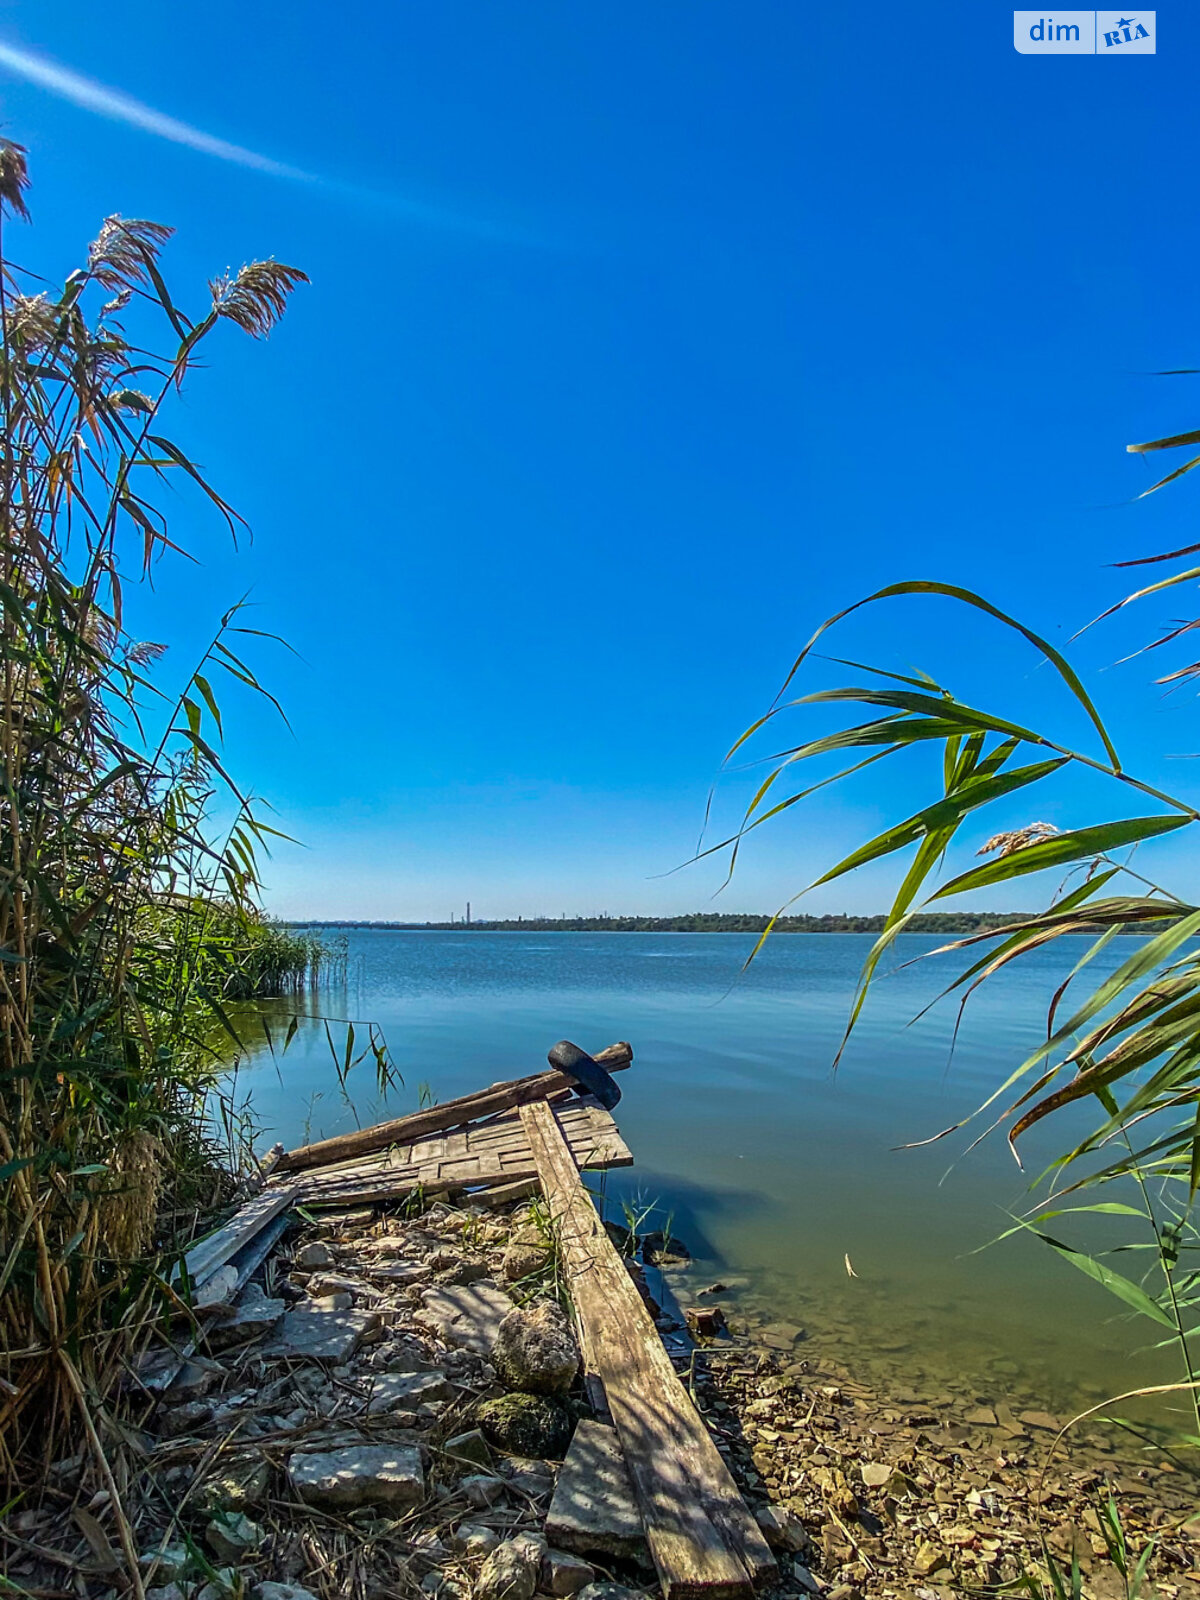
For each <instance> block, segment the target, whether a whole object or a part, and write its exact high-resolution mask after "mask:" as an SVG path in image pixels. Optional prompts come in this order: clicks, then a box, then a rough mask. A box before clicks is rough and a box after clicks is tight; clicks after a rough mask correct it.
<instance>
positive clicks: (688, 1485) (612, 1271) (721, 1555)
mask: <svg viewBox="0 0 1200 1600" xmlns="http://www.w3.org/2000/svg"><path fill="white" fill-rule="evenodd" d="M521 1121H522V1122H523V1123H524V1125H525V1132H526V1135H527V1136H528V1139H529V1146H530V1149H531V1151H532V1152H533V1158H534V1161H535V1162H536V1164H537V1170H538V1177H539V1179H540V1181H541V1185H542V1192H543V1193H544V1194H545V1196H546V1199H547V1201H548V1203H549V1206H550V1214H551V1218H552V1219H553V1222H554V1224H555V1226H556V1230H557V1240H558V1246H559V1252H560V1255H561V1258H562V1263H563V1269H564V1273H565V1276H566V1280H567V1284H568V1286H569V1288H570V1291H571V1297H572V1301H573V1304H574V1308H575V1317H576V1322H577V1324H578V1327H579V1334H580V1343H581V1346H582V1350H583V1359H584V1366H585V1367H586V1368H588V1369H590V1370H591V1371H592V1372H594V1373H595V1374H597V1375H598V1376H599V1378H600V1379H601V1381H602V1382H603V1384H604V1392H605V1398H606V1399H607V1401H608V1407H609V1410H610V1411H611V1412H612V1418H613V1422H614V1424H615V1425H616V1429H617V1437H618V1438H619V1439H620V1442H621V1448H622V1451H623V1452H624V1456H625V1464H626V1466H627V1467H628V1468H629V1476H630V1478H631V1480H632V1482H633V1488H634V1494H635V1495H636V1497H637V1502H638V1506H639V1508H640V1510H641V1513H642V1521H643V1523H644V1524H645V1529H646V1539H647V1541H648V1543H649V1545H650V1553H651V1555H652V1556H653V1557H654V1564H655V1566H656V1567H657V1568H658V1574H659V1577H660V1578H661V1580H662V1586H663V1593H664V1595H665V1596H666V1600H747V1597H749V1596H751V1595H752V1594H753V1592H754V1589H755V1588H756V1587H757V1586H758V1585H759V1584H762V1583H765V1582H767V1581H769V1580H771V1579H773V1578H774V1577H775V1576H776V1565H775V1559H774V1557H773V1556H772V1554H771V1552H770V1550H769V1549H768V1547H767V1543H766V1540H765V1539H764V1538H763V1536H762V1533H761V1532H760V1531H759V1528H758V1524H757V1523H756V1522H755V1520H754V1518H753V1517H752V1516H751V1515H750V1512H749V1511H748V1510H747V1508H746V1505H745V1502H744V1501H743V1500H742V1497H741V1495H740V1494H739V1493H738V1489H737V1485H736V1484H735V1483H734V1481H733V1479H732V1477H731V1476H730V1473H729V1469H728V1467H727V1466H726V1465H725V1463H724V1462H723V1461H722V1460H721V1457H720V1454H719V1452H718V1450H717V1447H716V1445H715V1444H714V1443H713V1441H712V1439H711V1437H710V1435H709V1432H708V1429H707V1428H706V1427H705V1426H704V1423H703V1421H702V1419H701V1417H700V1415H699V1413H698V1412H697V1411H696V1408H695V1406H694V1405H693V1404H692V1401H691V1399H690V1397H689V1395H688V1393H687V1391H686V1389H685V1388H684V1387H683V1385H682V1384H681V1383H680V1381H679V1378H678V1376H677V1375H676V1372H675V1369H674V1367H673V1366H672V1365H671V1358H670V1356H668V1354H667V1352H666V1350H665V1349H664V1348H663V1343H662V1340H661V1339H660V1337H659V1334H658V1330H657V1328H655V1326H654V1323H653V1322H652V1321H651V1318H650V1314H649V1312H648V1311H647V1310H646V1308H645V1306H644V1305H643V1303H642V1298H641V1296H640V1295H639V1293H638V1291H637V1289H636V1288H635V1286H634V1284H633V1282H632V1280H631V1279H630V1276H629V1273H628V1272H627V1271H626V1269H625V1266H624V1263H623V1262H622V1260H621V1258H620V1256H619V1255H618V1254H617V1252H616V1249H615V1248H614V1246H613V1243H612V1241H611V1239H610V1238H609V1237H608V1234H607V1232H606V1231H605V1229H604V1227H603V1225H602V1224H601V1221H600V1218H599V1217H598V1216H597V1214H596V1208H595V1207H594V1206H593V1204H592V1202H591V1199H590V1197H589V1195H588V1193H587V1191H586V1190H585V1189H584V1187H583V1183H582V1181H581V1180H580V1176H579V1169H578V1167H577V1166H576V1164H575V1161H574V1158H573V1157H572V1155H571V1148H570V1145H569V1144H568V1143H567V1140H566V1138H565V1137H564V1135H563V1131H562V1129H561V1128H560V1127H559V1124H558V1119H557V1118H556V1116H555V1114H554V1109H553V1107H551V1106H549V1105H547V1104H545V1103H544V1102H542V1103H530V1104H526V1105H523V1106H522V1107H521Z"/></svg>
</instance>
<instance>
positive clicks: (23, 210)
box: [0, 139, 29, 222]
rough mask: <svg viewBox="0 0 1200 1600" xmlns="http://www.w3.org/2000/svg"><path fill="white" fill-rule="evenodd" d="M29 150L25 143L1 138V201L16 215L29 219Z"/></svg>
mask: <svg viewBox="0 0 1200 1600" xmlns="http://www.w3.org/2000/svg"><path fill="white" fill-rule="evenodd" d="M27 156H28V152H27V151H26V149H25V146H24V145H23V144H14V142H13V141H12V140H11V139H0V201H2V202H3V203H4V204H5V205H6V206H7V207H8V209H9V210H10V211H11V212H12V213H13V215H14V216H17V217H21V218H23V219H24V220H25V221H26V222H28V220H29V209H28V207H27V206H26V204H25V190H26V189H27V188H28V187H29V165H28V161H27Z"/></svg>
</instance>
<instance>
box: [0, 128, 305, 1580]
mask: <svg viewBox="0 0 1200 1600" xmlns="http://www.w3.org/2000/svg"><path fill="white" fill-rule="evenodd" d="M27 185H28V172H27V165H26V154H25V151H24V150H23V149H22V147H21V146H19V145H17V144H14V143H11V142H3V143H0V430H2V432H0V438H2V445H0V1474H3V1476H4V1477H5V1479H6V1480H7V1484H8V1489H7V1493H6V1495H5V1498H6V1499H8V1500H11V1499H12V1498H13V1497H14V1496H15V1495H17V1494H19V1493H20V1492H22V1491H28V1489H29V1486H30V1485H36V1484H37V1483H39V1482H44V1481H45V1475H46V1474H47V1472H48V1471H49V1470H50V1468H51V1467H52V1464H53V1463H54V1462H55V1461H57V1460H60V1459H61V1458H63V1457H66V1456H69V1455H70V1454H71V1453H72V1452H78V1451H80V1450H82V1452H83V1455H84V1458H85V1461H86V1462H87V1463H89V1464H90V1465H89V1468H88V1470H89V1472H90V1475H91V1476H92V1478H93V1481H94V1482H95V1485H96V1487H98V1488H102V1489H105V1490H107V1491H108V1492H109V1494H110V1495H111V1496H112V1497H113V1500H114V1502H115V1503H117V1504H119V1499H120V1489H121V1485H120V1483H119V1482H118V1481H117V1479H118V1478H119V1477H120V1467H119V1465H117V1466H114V1465H113V1464H112V1462H113V1461H114V1460H118V1459H119V1456H120V1450H119V1444H120V1441H121V1439H122V1428H121V1423H120V1420H119V1416H118V1412H117V1401H116V1396H117V1395H118V1391H119V1387H120V1384H121V1380H122V1377H123V1375H124V1374H126V1373H127V1372H128V1371H129V1369H130V1365H131V1363H132V1361H133V1360H134V1359H135V1357H136V1354H137V1350H138V1346H139V1341H140V1340H141V1339H143V1338H144V1337H145V1335H146V1334H147V1333H148V1331H149V1329H150V1326H151V1325H152V1323H153V1322H154V1321H155V1319H156V1318H158V1317H160V1316H161V1315H162V1314H163V1310H164V1307H165V1306H166V1305H167V1304H168V1303H169V1301H170V1298H171V1296H170V1291H169V1290H168V1289H167V1287H166V1276H165V1270H164V1269H165V1266H166V1264H167V1262H168V1261H169V1259H170V1256H171V1253H172V1251H177V1250H178V1249H179V1248H181V1247H182V1245H183V1244H184V1243H185V1242H186V1236H187V1233H188V1231H189V1228H191V1227H194V1225H195V1221H196V1218H197V1217H198V1216H199V1215H201V1214H202V1213H203V1211H204V1210H205V1209H206V1207H208V1206H210V1205H211V1204H212V1203H214V1202H216V1201H219V1200H220V1199H221V1198H223V1197H225V1196H227V1194H228V1190H229V1186H230V1179H229V1176H228V1174H227V1173H224V1172H222V1170H221V1169H220V1166H219V1164H218V1163H217V1160H216V1151H215V1148H214V1145H213V1142H212V1138H211V1135H210V1133H209V1132H208V1131H207V1130H208V1129H209V1128H210V1127H211V1120H210V1119H208V1118H207V1117H206V1110H205V1106H206V1097H207V1096H209V1095H210V1093H211V1091H212V1087H213V1084H214V1082H215V1081H216V1079H217V1077H218V1075H219V1073H220V1072H221V1071H222V1070H223V1068H224V1062H223V1061H222V1059H221V1052H220V1050H219V1048H217V1047H216V1046H215V1045H214V1043H213V1030H214V1023H216V1024H218V1025H219V1024H221V1023H222V1020H223V1019H224V1018H225V1015H226V1013H225V1003H226V1002H227V1001H229V1000H232V999H244V998H248V997H251V996H254V995H258V994H263V993H281V992H285V991H287V990H288V988H289V987H294V986H295V985H296V984H297V983H299V982H301V981H303V979H304V977H305V975H306V974H307V973H308V972H309V971H310V970H311V968H312V965H313V963H314V962H315V961H318V960H319V952H318V951H317V950H315V949H314V948H313V946H312V944H311V942H309V941H305V940H298V939H295V938H294V937H292V936H291V935H289V934H288V933H287V931H286V930H284V929H282V928H280V927H278V926H277V925H275V924H272V923H270V922H269V921H267V920H266V919H264V918H263V916H262V915H261V913H260V911H259V910H258V908H257V898H256V897H257V891H258V888H259V875H258V865H257V863H258V858H259V855H260V853H261V851H262V848H263V846H264V844H265V843H266V841H267V839H268V837H269V835H270V833H271V830H270V829H268V828H267V827H266V826H265V824H264V823H263V822H262V821H261V819H260V817H259V816H258V815H257V813H256V811H255V807H254V805H253V803H252V800H251V797H250V796H249V795H248V794H247V793H245V792H244V791H243V790H242V789H240V788H239V786H238V785H237V783H236V782H235V781H234V780H233V779H232V777H231V776H230V775H229V773H228V772H227V770H226V768H225V766H224V763H223V759H222V756H221V754H220V750H221V711H220V704H219V694H218V690H219V689H220V686H221V684H222V683H223V682H225V681H226V680H228V679H230V678H232V679H234V680H236V681H237V682H238V685H239V689H249V690H251V691H255V690H258V688H259V685H258V682H257V679H256V677H255V674H254V672H253V671H252V670H251V668H250V667H249V666H248V665H247V662H246V660H245V657H244V655H243V653H242V652H243V649H244V647H245V645H246V643H247V635H248V634H249V633H250V632H251V631H252V630H249V629H246V628H245V627H244V626H243V625H242V623H241V620H240V617H239V615H238V612H237V610H236V609H235V610H234V611H232V612H230V613H229V614H228V615H227V616H226V617H225V618H224V619H223V620H222V622H221V625H220V627H219V628H218V629H217V631H216V633H215V635H214V637H213V638H212V640H211V642H210V644H209V646H208V648H207V650H205V651H204V652H203V657H202V659H201V660H200V661H199V663H198V665H197V667H196V669H195V671H193V672H190V673H188V674H187V682H186V685H185V687H184V689H183V691H182V692H181V693H178V694H177V695H175V696H174V697H169V696H167V695H165V694H164V692H163V691H162V689H161V688H160V687H159V686H158V684H157V682H156V677H157V676H159V668H158V663H159V659H160V657H161V656H162V653H163V652H162V649H161V647H160V646H158V645H157V644H155V643H153V642H150V641H147V640H144V639H139V638H135V637H133V636H131V634H130V633H129V631H128V629H127V627H126V625H125V620H124V607H123V584H124V583H126V582H127V581H130V580H128V579H127V578H126V577H125V576H124V574H126V573H133V574H134V575H135V576H134V578H133V579H132V581H137V577H136V574H137V573H138V572H139V571H140V573H141V575H142V577H143V578H144V577H145V576H146V575H147V574H149V572H150V570H151V568H152V567H153V566H154V564H155V563H156V562H157V561H159V560H160V559H162V558H164V557H167V558H173V559H174V558H177V557H178V554H179V552H178V547H177V546H176V544H175V543H174V542H173V541H172V539H171V537H170V534H169V532H168V528H167V522H166V518H165V516H164V514H163V512H162V510H161V509H160V506H159V503H158V500H157V498H156V496H157V495H158V492H159V491H160V490H161V489H162V488H163V487H164V486H165V485H166V483H167V482H168V481H169V480H171V479H176V480H179V481H181V482H182V483H183V484H185V485H186V486H187V487H188V488H189V489H190V490H192V491H194V492H196V493H199V494H202V495H204V496H206V497H207V500H208V502H209V503H210V505H211V506H212V508H213V509H214V512H215V514H216V515H217V517H218V518H219V519H221V521H223V522H224V524H225V525H226V527H227V529H228V530H229V532H230V533H231V534H233V535H234V537H237V536H238V534H239V532H240V530H241V527H242V523H241V520H240V519H239V518H238V516H237V515H236V513H235V512H234V511H233V510H232V509H231V508H230V507H229V506H228V505H227V504H226V502H225V501H224V500H223V499H222V498H221V496H220V495H219V494H218V493H217V491H216V490H215V489H213V488H212V487H211V486H210V485H209V484H208V483H207V482H206V480H205V479H204V477H203V475H202V474H201V472H200V471H199V469H198V468H197V467H196V465H195V464H194V463H193V462H192V461H191V460H190V459H189V457H188V456H187V454H186V453H185V451H184V450H183V449H181V448H180V447H179V446H178V445H177V444H176V443H175V442H174V441H173V440H172V439H171V438H170V437H168V436H167V434H166V433H165V432H164V431H163V418H164V413H165V412H166V411H168V410H169V408H170V406H171V403H172V401H173V399H174V398H175V397H176V396H177V394H178V391H179V389H180V387H181V385H182V384H183V382H184V380H185V379H186V378H187V376H188V374H189V371H190V369H191V368H192V366H193V365H194V363H195V362H196V359H197V356H198V354H199V352H200V349H201V346H202V345H205V344H206V342H207V341H208V340H209V339H210V337H211V336H212V335H213V334H215V333H216V332H217V331H218V330H219V329H220V328H221V327H222V326H223V325H225V324H232V325H233V326H235V327H237V328H240V329H241V330H242V331H244V332H246V333H249V334H250V335H251V336H253V337H256V338H260V337H262V336H264V335H265V334H267V333H268V332H269V331H270V329H271V327H272V326H273V325H274V323H275V322H276V321H277V319H278V318H279V316H280V315H281V314H282V312H283V310H284V307H285V304H286V302H287V298H288V295H289V294H290V292H291V291H292V289H293V288H294V287H295V286H296V285H297V284H298V283H300V282H302V281H304V275H303V273H301V272H299V271H297V270H296V269H295V268H292V267H287V266H283V265H281V264H280V263H278V262H275V261H256V262H252V263H250V264H249V265H247V266H244V267H243V268H242V269H241V270H240V271H239V272H238V273H236V274H234V275H232V276H227V277H224V278H220V279H215V280H213V281H212V283H210V285H209V294H208V297H207V299H206V303H205V305H204V308H203V311H202V313H201V314H200V315H199V316H197V317H192V316H189V315H187V314H186V313H185V312H184V311H183V310H181V308H180V307H179V306H178V305H177V304H176V303H175V301H174V300H173V299H172V296H171V293H170V291H169V290H168V288H167V284H166V281H165V279H164V276H163V271H162V266H161V255H162V251H163V248H164V246H165V245H166V243H167V241H168V239H169V237H170V229H168V228H165V227H163V226H161V225H159V224H158V223H154V222H147V221H138V220H125V219H122V218H120V217H110V218H108V219H107V221H105V223H104V224H103V226H102V228H101V229H100V232H99V234H98V236H97V238H96V239H95V241H94V242H93V243H92V245H91V247H90V249H89V250H88V253H87V258H86V261H85V262H84V264H83V265H81V266H80V267H79V269H78V270H76V271H74V272H72V273H71V274H70V275H69V276H68V278H67V279H66V282H65V283H64V284H63V285H62V286H61V288H55V289H51V288H48V287H47V286H46V285H45V284H43V283H41V282H36V281H34V280H33V279H32V278H31V276H30V275H29V274H28V273H26V272H24V271H22V270H21V269H20V268H19V267H18V266H16V265H15V264H14V263H13V262H12V260H11V259H10V256H9V238H10V235H11V233H12V231H13V228H14V224H15V223H16V222H18V221H19V220H21V219H26V218H27V216H28V212H27V209H26V192H27ZM218 816H219V817H220V818H221V819H222V820H221V826H220V830H219V831H218V826H217V822H216V820H215V819H216V818H217V817H218ZM114 1474H115V1476H114ZM122 1527H123V1528H124V1527H125V1524H124V1523H123V1522H122ZM125 1553H126V1556H127V1557H128V1556H130V1555H131V1554H132V1553H133V1552H132V1551H131V1550H127V1551H126V1552H125Z"/></svg>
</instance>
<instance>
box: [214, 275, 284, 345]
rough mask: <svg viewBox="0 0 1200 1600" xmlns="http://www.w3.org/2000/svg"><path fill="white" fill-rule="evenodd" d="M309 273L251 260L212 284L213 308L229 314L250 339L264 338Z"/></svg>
mask: <svg viewBox="0 0 1200 1600" xmlns="http://www.w3.org/2000/svg"><path fill="white" fill-rule="evenodd" d="M307 282H308V276H307V274H306V273H303V272H301V271H300V269H299V268H298V267H285V266H284V265H283V263H282V262H280V261H273V260H267V261H250V262H248V263H247V264H246V265H245V266H244V267H242V268H241V269H240V270H239V271H238V272H237V273H236V274H235V275H234V276H233V277H230V276H229V275H228V273H227V274H226V275H225V276H224V277H222V278H214V279H213V280H212V281H211V282H210V283H209V286H208V287H209V288H210V289H211V291H212V297H213V310H214V311H215V312H216V314H217V316H219V317H228V319H229V320H230V322H234V323H236V324H237V326H238V327H239V328H241V329H242V331H243V332H244V333H248V334H249V335H250V336H251V338H254V339H265V338H266V336H267V334H268V333H270V331H271V329H272V328H273V327H274V326H275V324H276V323H277V322H278V321H279V319H280V317H281V316H282V315H283V312H284V308H285V307H286V305H287V297H288V295H289V294H290V293H291V292H292V290H293V289H294V288H295V287H296V285H297V284H298V283H307Z"/></svg>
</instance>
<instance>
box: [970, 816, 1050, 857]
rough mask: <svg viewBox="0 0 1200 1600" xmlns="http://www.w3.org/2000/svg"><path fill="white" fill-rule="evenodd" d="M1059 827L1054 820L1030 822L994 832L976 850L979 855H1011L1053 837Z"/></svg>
mask: <svg viewBox="0 0 1200 1600" xmlns="http://www.w3.org/2000/svg"><path fill="white" fill-rule="evenodd" d="M1057 832H1058V829H1057V828H1056V827H1055V826H1054V824H1053V823H1052V822H1029V823H1026V825H1025V826H1024V827H1023V828H1012V829H1010V830H1009V831H1008V832H1007V833H994V834H993V835H992V837H991V838H990V839H989V840H988V841H987V842H986V844H981V845H980V846H979V849H978V850H977V851H976V852H975V854H976V855H977V856H1010V855H1012V853H1013V851H1014V850H1024V848H1025V846H1026V845H1029V844H1041V842H1042V840H1043V839H1053V838H1054V836H1055V834H1056V833H1057Z"/></svg>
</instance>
